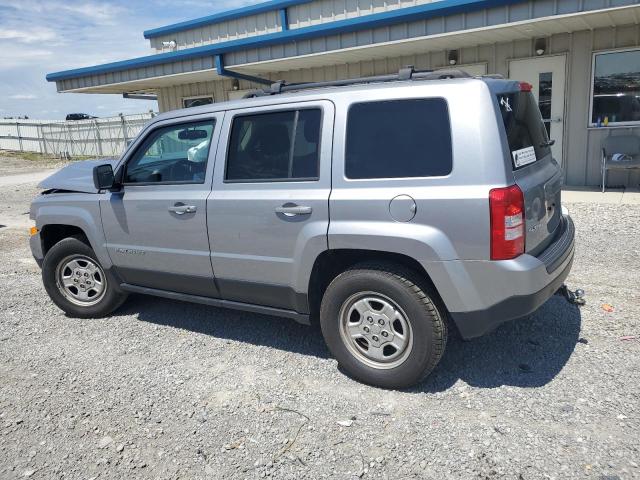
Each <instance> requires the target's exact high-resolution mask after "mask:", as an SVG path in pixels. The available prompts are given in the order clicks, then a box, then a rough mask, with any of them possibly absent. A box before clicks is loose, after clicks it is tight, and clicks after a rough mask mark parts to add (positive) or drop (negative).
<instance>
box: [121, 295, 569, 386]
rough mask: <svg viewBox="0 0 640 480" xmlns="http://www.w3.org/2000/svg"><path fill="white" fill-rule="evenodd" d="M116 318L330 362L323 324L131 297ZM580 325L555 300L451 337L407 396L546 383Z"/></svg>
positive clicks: (560, 301) (559, 300)
mask: <svg viewBox="0 0 640 480" xmlns="http://www.w3.org/2000/svg"><path fill="white" fill-rule="evenodd" d="M118 313H121V314H125V315H126V314H129V315H135V316H136V317H137V318H138V319H139V320H141V321H145V322H150V323H154V324H158V325H165V326H169V327H173V328H180V329H185V330H189V331H193V332H197V333H201V334H205V335H211V336H213V337H216V338H220V339H226V340H232V341H238V342H245V343H249V344H253V345H260V346H268V347H271V348H277V349H280V350H286V351H289V352H293V353H298V354H301V355H309V356H314V357H318V358H323V359H324V358H329V357H330V353H329V351H328V350H327V348H326V346H325V345H324V341H323V339H322V334H321V332H320V329H319V327H317V326H311V327H308V326H304V325H299V324H297V323H295V322H294V321H292V320H288V319H284V318H277V317H270V316H266V315H259V314H252V313H246V312H240V311H234V310H227V309H222V308H214V307H209V306H205V305H197V304H191V303H184V302H178V301H172V300H166V299H162V298H154V297H146V296H140V295H132V296H131V297H130V299H129V301H128V302H127V303H125V305H124V306H123V307H122V308H121V309H120V310H119V312H118ZM580 327H581V315H580V310H579V309H578V307H576V306H575V305H571V304H569V303H568V302H567V301H565V300H564V299H563V298H561V297H559V296H554V297H552V298H551V299H550V300H549V301H548V302H547V303H546V304H544V305H543V306H542V307H541V308H540V309H539V310H538V311H537V312H535V313H534V314H533V315H531V316H529V317H527V318H523V319H520V320H515V321H512V322H508V323H506V324H504V325H503V326H501V327H500V328H498V329H497V330H496V331H494V332H493V333H490V334H488V335H486V336H484V337H481V338H478V339H474V340H472V341H463V340H462V339H460V338H459V336H458V335H457V334H456V333H454V334H453V335H450V338H449V342H448V344H447V349H446V352H445V354H444V357H443V358H442V360H441V361H440V364H439V365H438V366H437V367H436V369H435V371H434V372H433V373H432V374H431V375H430V376H429V377H427V379H425V381H423V382H422V383H421V384H419V385H418V386H416V387H414V388H412V389H410V390H409V391H411V392H415V393H418V392H427V393H430V392H440V391H444V390H447V389H448V388H450V387H451V386H452V385H454V384H455V383H456V382H457V381H458V380H462V381H464V382H465V383H467V384H469V385H471V386H474V387H477V388H496V387H499V386H501V385H510V386H517V387H523V388H534V387H540V386H543V385H546V384H547V383H549V382H550V381H551V380H553V378H554V377H555V376H556V375H558V373H559V372H560V371H561V370H562V368H563V367H564V365H565V364H566V363H567V361H568V360H569V358H570V357H571V354H572V353H573V350H574V349H575V347H576V344H577V343H578V341H579V339H580V337H579V334H580ZM341 374H342V373H339V372H336V375H341Z"/></svg>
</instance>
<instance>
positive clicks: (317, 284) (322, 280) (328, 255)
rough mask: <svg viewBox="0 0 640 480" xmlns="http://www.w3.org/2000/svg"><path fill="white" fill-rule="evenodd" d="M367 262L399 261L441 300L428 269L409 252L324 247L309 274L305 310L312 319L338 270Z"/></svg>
mask: <svg viewBox="0 0 640 480" xmlns="http://www.w3.org/2000/svg"><path fill="white" fill-rule="evenodd" d="M370 262H375V263H383V264H389V265H399V266H401V267H404V268H407V269H409V270H411V271H413V272H414V273H416V274H417V275H418V276H419V277H420V278H421V279H423V280H424V281H425V282H426V283H427V284H428V286H429V287H431V288H432V289H433V291H434V292H435V293H436V294H437V295H438V299H437V300H439V301H440V302H442V299H441V298H440V294H439V292H438V289H437V287H436V285H435V284H434V282H433V280H432V278H431V275H429V272H427V270H426V269H425V268H424V266H423V265H422V264H421V263H420V262H419V261H417V260H416V259H415V258H413V257H410V256H409V255H405V254H402V253H396V252H387V251H381V250H366V249H348V248H344V249H334V250H325V251H324V252H322V253H320V254H319V255H318V256H317V257H316V259H315V262H314V264H313V268H312V270H311V275H310V277H309V285H308V290H307V292H308V298H309V312H310V314H311V319H312V321H315V320H317V318H318V312H319V311H320V302H321V301H322V296H323V295H324V292H325V291H326V289H327V287H328V286H329V284H330V283H331V281H332V280H333V279H334V278H336V277H337V276H338V275H339V274H340V273H342V272H344V271H346V270H348V269H349V268H351V267H353V266H354V265H357V264H360V263H370Z"/></svg>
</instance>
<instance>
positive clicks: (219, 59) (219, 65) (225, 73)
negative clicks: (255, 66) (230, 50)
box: [215, 54, 274, 85]
mask: <svg viewBox="0 0 640 480" xmlns="http://www.w3.org/2000/svg"><path fill="white" fill-rule="evenodd" d="M215 63H216V71H217V72H218V75H220V76H221V77H229V78H237V79H238V80H246V81H248V82H253V83H257V84H259V85H271V84H273V83H274V82H272V81H271V80H269V79H267V78H262V77H254V76H253V75H246V74H244V73H240V72H234V71H232V70H227V69H226V68H225V66H224V58H223V56H222V54H220V55H216V57H215Z"/></svg>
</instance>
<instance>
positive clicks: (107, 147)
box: [0, 112, 155, 157]
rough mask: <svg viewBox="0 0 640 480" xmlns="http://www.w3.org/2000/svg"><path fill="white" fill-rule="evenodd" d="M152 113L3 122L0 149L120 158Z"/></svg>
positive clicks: (0, 126) (1, 121)
mask: <svg viewBox="0 0 640 480" xmlns="http://www.w3.org/2000/svg"><path fill="white" fill-rule="evenodd" d="M154 116H155V114H154V113H153V112H148V113H141V114H136V115H119V116H117V117H110V118H93V119H91V120H78V121H59V122H51V121H45V120H0V149H2V150H18V151H24V152H39V153H45V154H49V155H56V156H63V157H69V156H71V157H76V156H92V157H106V156H114V155H115V156H117V155H120V154H121V153H122V152H123V151H124V149H125V147H126V146H127V142H128V141H130V140H132V139H133V138H135V136H136V135H137V134H138V132H139V131H140V130H141V129H142V127H143V126H144V125H145V124H146V123H147V122H148V121H149V120H150V119H152V118H153V117H154Z"/></svg>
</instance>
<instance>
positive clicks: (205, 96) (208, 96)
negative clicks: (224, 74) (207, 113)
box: [181, 93, 216, 109]
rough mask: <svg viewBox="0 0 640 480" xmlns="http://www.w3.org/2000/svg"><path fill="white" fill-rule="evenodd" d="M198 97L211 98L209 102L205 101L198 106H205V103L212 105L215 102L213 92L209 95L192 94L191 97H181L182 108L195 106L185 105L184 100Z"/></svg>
mask: <svg viewBox="0 0 640 480" xmlns="http://www.w3.org/2000/svg"><path fill="white" fill-rule="evenodd" d="M200 98H210V99H211V103H206V104H204V105H198V107H206V106H207V105H213V104H214V103H216V99H215V97H214V96H213V93H212V94H210V95H193V96H191V97H182V101H181V103H182V108H183V109H186V108H197V107H187V106H185V104H184V102H185V100H198V99H200Z"/></svg>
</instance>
